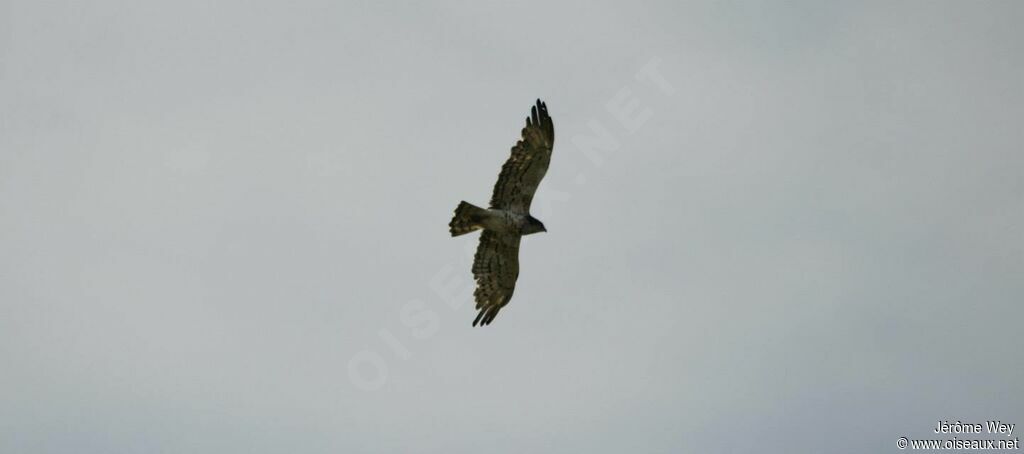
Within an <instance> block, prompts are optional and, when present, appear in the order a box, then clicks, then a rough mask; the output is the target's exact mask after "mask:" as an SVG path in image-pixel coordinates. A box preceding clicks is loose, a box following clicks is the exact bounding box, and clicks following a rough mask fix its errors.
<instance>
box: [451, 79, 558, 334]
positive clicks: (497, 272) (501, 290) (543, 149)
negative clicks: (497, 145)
mask: <svg viewBox="0 0 1024 454" xmlns="http://www.w3.org/2000/svg"><path fill="white" fill-rule="evenodd" d="M554 141H555V126H554V123H553V122H552V121H551V117H550V116H549V115H548V109H547V106H546V105H545V104H544V103H543V102H541V101H540V100H539V99H538V100H537V105H535V106H534V107H533V109H532V111H531V115H530V117H527V119H526V127H524V128H523V130H522V138H521V139H520V140H519V141H518V142H517V143H516V145H515V146H514V147H512V155H511V156H510V157H509V158H508V160H507V161H506V162H505V165H504V166H502V168H501V175H499V176H498V182H497V183H495V185H494V193H493V195H492V196H491V206H490V208H489V209H488V208H480V207H478V206H475V205H473V204H470V203H468V202H462V203H460V204H459V206H458V207H457V208H456V209H455V216H454V217H453V218H452V221H451V222H450V223H449V224H448V226H449V227H450V231H451V234H452V236H459V235H463V234H466V233H469V232H472V231H474V230H480V229H482V230H483V233H482V234H481V235H480V245H479V246H478V247H477V250H476V255H475V256H474V258H473V277H474V278H475V279H476V283H477V288H476V292H474V293H473V296H474V298H475V299H476V308H477V310H478V311H480V312H479V313H478V314H477V317H476V320H474V321H473V326H476V325H477V324H478V323H479V324H483V325H488V324H490V323H491V321H493V320H494V317H495V316H497V315H498V311H499V310H501V308H502V307H504V306H505V305H506V304H508V302H509V300H510V299H512V292H513V291H514V290H515V285H516V280H517V279H518V278H519V240H520V238H522V236H523V235H529V234H532V233H537V232H546V231H547V230H546V229H545V228H544V224H543V223H542V222H540V220H538V219H537V218H534V217H533V216H531V215H530V203H531V202H532V201H533V195H534V193H535V192H536V191H537V186H538V185H539V184H540V181H541V179H543V178H544V174H545V173H547V169H548V164H549V163H550V162H551V150H552V147H553V146H554Z"/></svg>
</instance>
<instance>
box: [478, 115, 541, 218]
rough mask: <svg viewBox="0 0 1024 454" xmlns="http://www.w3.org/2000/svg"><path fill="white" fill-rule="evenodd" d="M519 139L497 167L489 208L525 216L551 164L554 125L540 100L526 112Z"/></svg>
mask: <svg viewBox="0 0 1024 454" xmlns="http://www.w3.org/2000/svg"><path fill="white" fill-rule="evenodd" d="M521 135H522V138H521V139H520V140H519V141H518V142H516V145H515V146H514V147H512V156H509V158H508V161H505V165H503V166H502V167H501V175H499V176H498V182H497V183H495V185H494V194H493V195H491V208H496V209H500V210H509V211H513V212H517V213H528V212H529V211H530V203H531V202H532V201H533V194H534V193H535V192H537V186H538V185H540V180H541V179H543V178H544V174H545V173H547V171H548V164H549V163H551V149H552V147H553V146H554V144H555V124H554V123H553V122H552V121H551V117H550V116H549V115H548V106H547V105H546V104H544V103H543V102H542V101H541V100H539V99H538V100H537V104H536V105H535V106H533V109H531V111H530V116H529V117H528V118H527V119H526V127H524V128H523V131H522V134H521Z"/></svg>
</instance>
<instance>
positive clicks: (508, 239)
mask: <svg viewBox="0 0 1024 454" xmlns="http://www.w3.org/2000/svg"><path fill="white" fill-rule="evenodd" d="M520 238H522V237H521V236H520V235H513V234H507V233H497V232H492V231H490V230H484V231H483V233H482V234H481V235H480V245H479V246H477V248H476V256H474V257H473V277H474V278H475V279H476V291H475V292H474V293H473V297H474V298H475V299H476V308H477V310H478V311H480V313H479V314H477V316H476V320H473V326H476V325H477V323H479V324H480V325H481V326H484V325H489V324H491V321H492V320H494V317H495V316H497V315H498V311H499V310H501V308H502V307H505V305H506V304H508V302H509V300H510V299H512V292H513V291H515V289H516V279H518V278H519V239H520Z"/></svg>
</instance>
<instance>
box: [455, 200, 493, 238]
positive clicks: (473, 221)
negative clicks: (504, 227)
mask: <svg viewBox="0 0 1024 454" xmlns="http://www.w3.org/2000/svg"><path fill="white" fill-rule="evenodd" d="M485 214H487V210H485V209H483V208H480V207H478V206H476V205H473V204H472V203H469V202H465V201H463V202H460V203H459V206H458V207H456V208H455V217H453V218H452V222H449V223H448V227H451V229H450V230H451V232H452V236H459V235H465V234H467V233H469V232H472V231H474V230H476V229H482V228H483V227H484V226H483V225H482V224H481V222H482V221H483V217H484V215H485Z"/></svg>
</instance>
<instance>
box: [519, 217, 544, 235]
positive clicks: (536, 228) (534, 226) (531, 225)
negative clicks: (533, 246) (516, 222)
mask: <svg viewBox="0 0 1024 454" xmlns="http://www.w3.org/2000/svg"><path fill="white" fill-rule="evenodd" d="M547 231H548V229H546V228H544V223H543V222H540V219H537V218H535V217H533V216H530V217H529V222H527V223H526V231H525V232H524V234H526V235H529V234H531V233H537V232H547Z"/></svg>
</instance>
